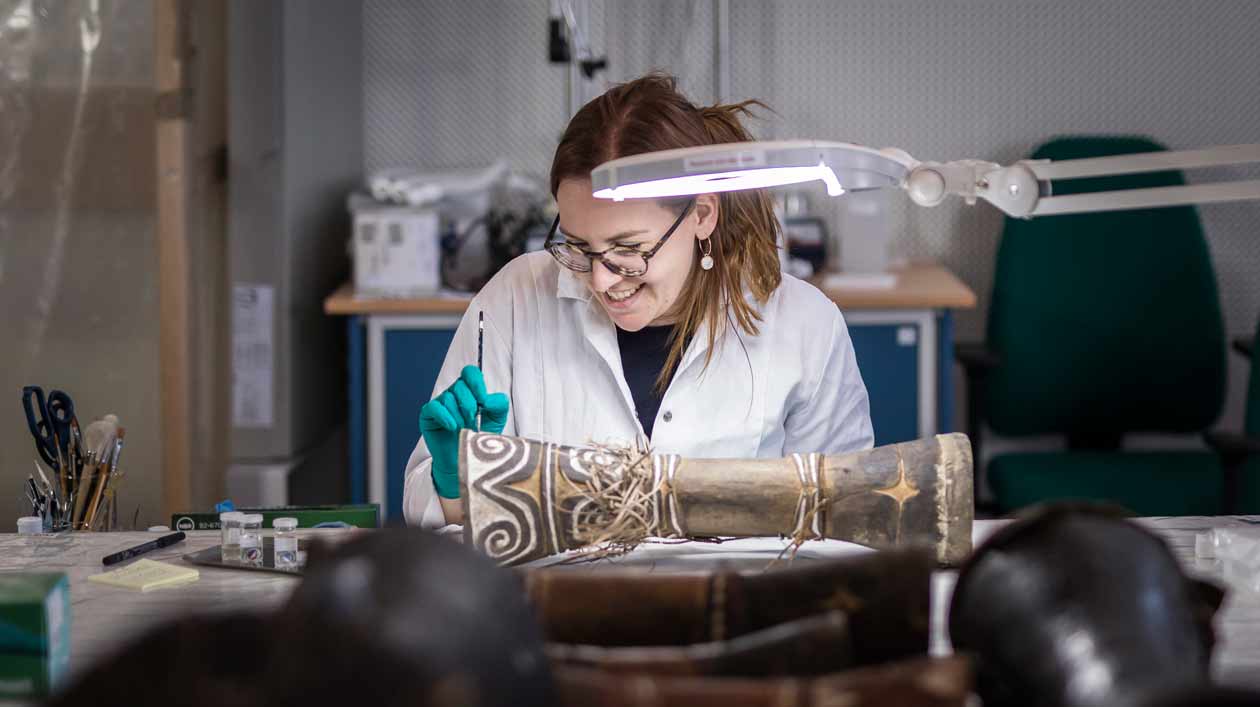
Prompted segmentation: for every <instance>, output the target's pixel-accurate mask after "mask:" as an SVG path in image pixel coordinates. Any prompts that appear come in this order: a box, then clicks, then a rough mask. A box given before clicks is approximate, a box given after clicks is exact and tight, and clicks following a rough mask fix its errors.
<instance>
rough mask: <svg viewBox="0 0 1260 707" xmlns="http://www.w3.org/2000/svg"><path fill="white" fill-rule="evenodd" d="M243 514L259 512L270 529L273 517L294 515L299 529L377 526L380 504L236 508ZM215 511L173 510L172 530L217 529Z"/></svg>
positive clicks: (291, 516) (379, 522) (217, 518)
mask: <svg viewBox="0 0 1260 707" xmlns="http://www.w3.org/2000/svg"><path fill="white" fill-rule="evenodd" d="M236 510H238V511H241V512H244V513H261V514H262V517H263V527H264V528H270V527H271V521H273V520H275V519H276V518H297V522H298V527H299V528H313V527H315V526H316V525H319V524H320V523H336V522H341V523H345V524H347V525H353V526H355V527H356V528H379V527H380V525H381V507H380V504H377V503H363V504H359V505H351V506H273V507H270V508H238V509H236ZM218 529H219V514H218V513H175V514H172V515H171V530H218Z"/></svg>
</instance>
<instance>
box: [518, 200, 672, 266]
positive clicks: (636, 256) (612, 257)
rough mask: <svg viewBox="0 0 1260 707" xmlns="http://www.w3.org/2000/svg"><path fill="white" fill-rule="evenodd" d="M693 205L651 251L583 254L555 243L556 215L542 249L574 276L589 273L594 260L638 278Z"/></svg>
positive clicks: (617, 247) (618, 248)
mask: <svg viewBox="0 0 1260 707" xmlns="http://www.w3.org/2000/svg"><path fill="white" fill-rule="evenodd" d="M695 203H696V201H695V199H692V200H691V201H688V202H687V207H686V208H684V209H683V212H682V213H681V214H679V215H678V219H677V220H675V221H674V225H672V226H670V227H669V230H668V231H666V232H665V235H663V236H661V239H660V240H659V241H657V242H656V245H654V246H652V249H651V250H647V251H645V250H641V249H639V248H636V247H633V246H628V245H615V246H613V247H611V248H608V249H606V250H601V251H598V252H597V251H593V250H585V249H582V248H579V247H577V246H576V245H573V244H572V243H569V242H568V241H567V240H563V234H561V238H562V240H559V241H557V240H556V234H557V233H559V231H560V216H559V214H557V215H556V220H555V221H554V222H553V223H552V224H551V232H550V233H548V234H547V241H546V243H545V244H544V245H543V247H544V248H546V249H547V252H549V253H551V256H552V257H553V258H555V259H556V260H557V261H558V262H559V263H560V264H561V265H563V266H565V267H566V268H568V269H570V270H573V271H575V272H590V271H591V267H592V265H593V264H594V262H595V260H596V259H598V260H599V261H600V262H601V263H603V264H604V267H606V268H608V270H609V271H611V272H612V273H613V274H616V275H620V276H621V277H638V276H640V275H642V274H644V273H646V272H647V269H648V261H649V260H651V258H652V256H654V255H656V253H657V252H658V251H659V250H660V249H661V246H663V245H665V241H667V240H669V237H670V236H672V235H674V231H676V230H678V227H679V226H681V225H682V222H683V219H685V218H687V214H689V213H691V207H692V206H694V205H695Z"/></svg>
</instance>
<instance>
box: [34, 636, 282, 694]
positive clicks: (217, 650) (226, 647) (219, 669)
mask: <svg viewBox="0 0 1260 707" xmlns="http://www.w3.org/2000/svg"><path fill="white" fill-rule="evenodd" d="M274 635H275V631H274V626H273V625H272V624H271V617H270V616H269V615H265V614H255V613H228V614H218V615H187V616H180V617H176V618H173V619H171V620H169V621H166V622H163V623H161V624H159V625H157V626H154V627H152V628H149V629H148V630H146V631H145V632H144V633H142V634H140V635H139V636H137V637H135V638H134V639H132V640H129V641H127V642H126V643H125V645H123V646H122V647H121V648H119V649H118V651H117V652H115V653H113V654H112V655H110V656H108V657H106V658H104V659H102V660H101V661H100V662H98V663H96V664H95V665H93V666H92V667H91V668H90V669H88V670H87V672H85V673H83V674H81V675H80V676H79V677H77V678H76V679H75V680H74V681H73V682H72V683H71V684H70V685H67V686H66V687H65V688H64V689H60V690H58V691H57V692H56V693H55V694H54V695H53V696H52V698H51V699H50V700H49V701H48V702H47V703H45V705H46V707H81V706H82V705H127V706H128V707H169V706H170V705H185V706H186V707H227V706H228V705H231V706H232V707H255V706H257V707H263V706H264V705H270V704H274V703H272V702H270V701H269V700H268V699H267V696H266V694H265V690H266V675H265V666H266V664H267V660H268V653H269V651H270V649H271V646H272V640H271V639H272V637H273V636H274ZM80 659H81V658H80Z"/></svg>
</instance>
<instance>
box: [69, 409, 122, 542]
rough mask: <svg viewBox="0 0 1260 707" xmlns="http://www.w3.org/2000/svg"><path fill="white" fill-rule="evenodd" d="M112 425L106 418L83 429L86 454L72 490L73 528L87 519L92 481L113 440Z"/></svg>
mask: <svg viewBox="0 0 1260 707" xmlns="http://www.w3.org/2000/svg"><path fill="white" fill-rule="evenodd" d="M114 432H115V430H114V426H113V425H112V424H110V423H109V422H108V421H106V420H97V421H95V422H93V423H92V424H90V425H88V426H87V429H86V430H84V431H83V443H84V446H85V447H86V450H85V452H86V454H85V458H84V463H83V474H82V475H81V476H80V478H79V483H78V486H77V487H76V488H75V492H74V506H73V509H74V511H73V516H72V522H73V526H74V528H75V529H79V528H81V527H83V524H84V522H85V521H86V519H87V510H88V506H89V505H90V501H91V500H92V483H93V482H94V481H95V480H96V477H97V476H98V475H99V474H98V471H99V469H100V466H101V464H102V463H104V461H105V458H104V457H105V453H106V450H107V449H108V446H107V445H109V444H111V443H112V442H113V437H114Z"/></svg>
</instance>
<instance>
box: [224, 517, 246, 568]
mask: <svg viewBox="0 0 1260 707" xmlns="http://www.w3.org/2000/svg"><path fill="white" fill-rule="evenodd" d="M244 516H245V514H244V513H241V512H239V511H227V512H226V513H220V514H219V537H220V540H221V543H222V545H221V546H220V547H221V552H220V555H219V556H220V557H221V558H223V561H224V562H240V561H241V518H243V517H244Z"/></svg>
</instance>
